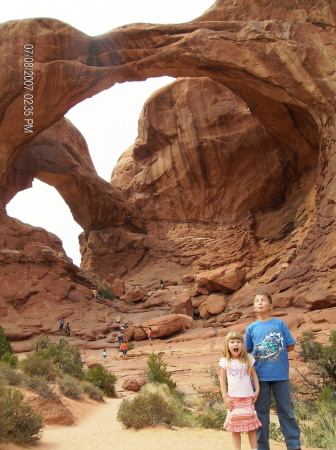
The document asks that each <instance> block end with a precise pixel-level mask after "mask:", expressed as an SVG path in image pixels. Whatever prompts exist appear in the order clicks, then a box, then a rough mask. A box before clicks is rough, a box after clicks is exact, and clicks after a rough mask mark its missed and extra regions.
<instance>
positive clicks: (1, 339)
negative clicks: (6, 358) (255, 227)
mask: <svg viewBox="0 0 336 450" xmlns="http://www.w3.org/2000/svg"><path fill="white" fill-rule="evenodd" d="M5 353H13V349H12V346H11V344H10V342H9V340H8V339H7V338H6V335H5V332H4V329H3V328H2V327H0V359H1V358H2V357H3V355H4V354H5Z"/></svg>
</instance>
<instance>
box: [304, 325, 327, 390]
mask: <svg viewBox="0 0 336 450" xmlns="http://www.w3.org/2000/svg"><path fill="white" fill-rule="evenodd" d="M329 341H330V344H331V345H323V344H320V343H318V342H315V336H314V334H313V333H311V332H305V333H302V336H301V342H300V344H301V350H300V355H301V357H302V358H303V360H304V361H306V362H308V367H309V369H310V374H309V375H303V374H301V373H300V372H299V373H300V375H301V377H302V385H303V387H305V388H306V392H307V393H309V394H310V395H313V396H315V395H318V394H319V393H321V392H322V391H323V390H324V389H325V388H326V387H328V386H329V387H330V388H331V389H332V391H333V396H334V397H335V395H336V394H335V392H336V331H332V332H331V333H330V337H329Z"/></svg>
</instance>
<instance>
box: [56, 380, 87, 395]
mask: <svg viewBox="0 0 336 450" xmlns="http://www.w3.org/2000/svg"><path fill="white" fill-rule="evenodd" d="M58 385H59V387H60V389H61V392H62V394H64V395H65V396H66V397H70V398H73V399H75V400H78V399H80V398H81V394H82V389H81V386H80V385H79V384H78V381H77V380H76V379H75V378H73V377H70V376H69V375H66V376H65V377H64V378H61V379H60V380H59V382H58Z"/></svg>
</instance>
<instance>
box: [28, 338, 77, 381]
mask: <svg viewBox="0 0 336 450" xmlns="http://www.w3.org/2000/svg"><path fill="white" fill-rule="evenodd" d="M34 347H35V349H36V351H35V353H36V354H38V355H41V356H42V357H43V358H45V359H49V360H52V361H53V363H54V365H55V366H56V367H57V368H59V369H60V370H61V371H62V372H64V373H66V374H68V375H71V376H73V377H76V378H79V379H82V378H83V377H84V371H83V362H82V358H81V354H80V351H79V348H78V346H77V345H70V344H69V343H68V341H67V340H66V339H65V338H63V337H62V338H61V339H60V340H59V341H58V342H51V340H50V339H49V337H48V336H45V335H43V334H42V335H41V336H39V338H38V339H37V341H36V342H35V343H34Z"/></svg>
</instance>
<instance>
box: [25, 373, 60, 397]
mask: <svg viewBox="0 0 336 450" xmlns="http://www.w3.org/2000/svg"><path fill="white" fill-rule="evenodd" d="M24 384H25V386H26V387H27V388H29V389H32V390H33V391H35V392H37V393H38V395H39V396H40V397H42V398H45V399H52V398H57V394H56V392H55V391H54V389H53V387H52V386H51V385H50V384H49V383H48V381H47V379H46V378H43V377H40V376H38V375H32V376H29V375H28V376H26V377H25V378H24Z"/></svg>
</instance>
